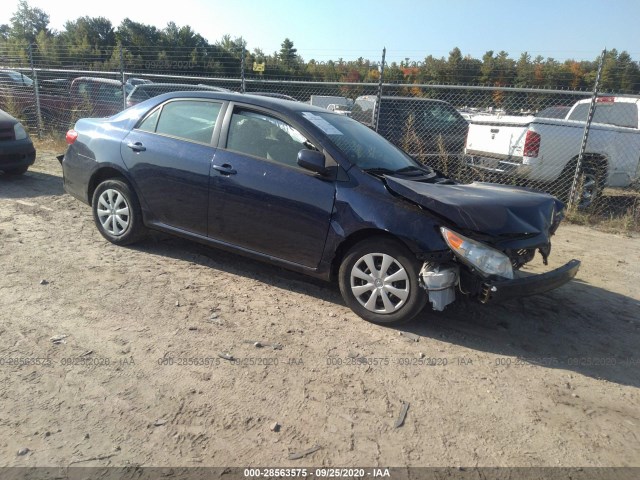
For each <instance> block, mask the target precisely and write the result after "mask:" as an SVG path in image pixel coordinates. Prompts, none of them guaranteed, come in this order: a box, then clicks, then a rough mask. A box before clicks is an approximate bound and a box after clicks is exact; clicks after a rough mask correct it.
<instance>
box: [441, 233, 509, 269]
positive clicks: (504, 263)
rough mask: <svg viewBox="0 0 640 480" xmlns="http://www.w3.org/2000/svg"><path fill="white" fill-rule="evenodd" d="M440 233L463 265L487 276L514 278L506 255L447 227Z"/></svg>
mask: <svg viewBox="0 0 640 480" xmlns="http://www.w3.org/2000/svg"><path fill="white" fill-rule="evenodd" d="M440 232H441V233H442V236H443V237H444V240H445V242H447V245H449V248H450V249H451V250H452V251H453V253H454V254H455V255H456V257H458V259H460V260H461V261H462V262H463V263H465V264H467V265H469V266H471V267H473V268H475V269H476V270H479V271H480V272H481V273H483V274H485V275H487V276H490V275H497V276H499V277H503V278H508V279H512V278H513V267H512V266H511V260H510V259H509V257H508V256H507V255H505V254H504V253H502V252H500V251H498V250H496V249H495V248H491V247H489V246H487V245H485V244H483V243H480V242H477V241H475V240H472V239H470V238H468V237H465V236H464V235H460V234H459V233H456V232H454V231H453V230H450V229H448V228H445V227H440Z"/></svg>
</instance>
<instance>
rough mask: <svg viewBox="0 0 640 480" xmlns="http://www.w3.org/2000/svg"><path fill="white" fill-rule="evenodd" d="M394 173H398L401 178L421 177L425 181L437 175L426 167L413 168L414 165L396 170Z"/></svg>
mask: <svg viewBox="0 0 640 480" xmlns="http://www.w3.org/2000/svg"><path fill="white" fill-rule="evenodd" d="M409 172H412V173H411V174H410V175H409ZM413 172H415V173H413ZM395 173H397V174H398V173H399V174H401V175H403V176H411V177H418V176H421V177H424V178H425V179H427V180H429V179H431V178H434V177H436V176H437V175H438V174H437V173H436V172H434V171H433V170H431V169H430V168H428V167H424V168H422V167H418V166H415V165H409V166H408V167H404V168H400V169H398V170H396V172H395Z"/></svg>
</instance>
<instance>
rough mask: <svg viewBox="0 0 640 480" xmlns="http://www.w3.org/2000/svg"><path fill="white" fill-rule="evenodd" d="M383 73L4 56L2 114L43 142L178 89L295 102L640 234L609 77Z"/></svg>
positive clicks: (621, 101) (636, 142) (126, 57)
mask: <svg viewBox="0 0 640 480" xmlns="http://www.w3.org/2000/svg"><path fill="white" fill-rule="evenodd" d="M52 59H54V60H52ZM603 59H604V55H603ZM383 65H386V64H385V62H384V57H383V59H382V61H381V62H378V63H375V62H368V63H367V64H366V65H364V67H363V68H365V69H368V71H369V72H370V74H369V75H368V79H369V80H371V81H367V82H362V81H319V80H308V79H301V76H296V72H295V70H294V69H287V66H286V65H269V64H264V63H263V64H260V63H256V62H254V63H252V64H250V62H248V60H247V55H245V54H244V52H240V54H239V55H237V56H233V55H230V54H220V53H218V54H215V53H211V52H198V51H197V50H187V49H185V50H183V51H181V50H180V49H176V51H171V52H169V54H167V52H165V51H162V52H159V51H158V50H157V49H153V48H147V49H145V48H138V49H136V50H132V49H127V48H120V47H113V48H112V49H111V50H110V51H104V52H93V53H91V54H84V53H82V54H80V53H77V52H73V51H71V50H70V49H65V48H60V49H59V51H55V52H44V51H42V49H37V48H34V47H29V48H27V49H25V50H24V51H20V52H18V54H16V53H15V52H14V53H11V52H8V51H7V52H3V51H0V93H1V96H0V109H3V110H5V111H7V112H9V113H11V114H12V115H14V116H16V117H17V118H20V119H21V120H22V121H23V122H24V123H25V125H26V126H27V127H28V128H29V130H30V131H31V132H32V133H34V134H39V135H42V134H46V133H48V132H51V133H54V134H59V133H63V132H65V131H66V130H67V129H68V128H70V127H71V126H73V124H74V123H75V121H76V120H77V119H79V118H82V117H90V116H94V117H95V116H109V115H112V114H114V113H117V112H119V111H121V110H123V109H124V108H126V107H128V106H131V105H134V104H136V103H139V102H140V101H143V100H145V99H147V98H150V97H153V96H155V95H159V94H161V93H165V92H168V91H172V90H190V89H193V90H207V89H214V90H221V89H226V90H230V91H234V92H244V93H251V94H261V95H269V96H275V97H281V98H288V99H292V100H296V101H300V102H307V103H310V104H312V105H316V106H319V107H321V108H326V109H329V110H332V111H334V112H336V113H338V114H342V115H348V116H350V117H352V118H354V119H355V120H358V121H360V122H362V123H364V124H365V125H367V126H369V127H371V128H373V129H375V130H377V131H378V133H380V134H381V135H383V136H384V137H385V138H387V139H388V140H389V141H391V142H392V143H394V144H395V145H397V146H398V147H400V148H401V149H403V150H404V151H406V152H407V153H408V154H409V155H411V156H412V157H414V158H415V159H417V160H418V161H420V162H422V163H424V164H426V165H428V166H430V167H432V168H433V169H435V170H437V171H439V172H441V173H442V174H443V175H445V176H448V177H450V178H452V179H454V180H456V181H459V182H462V183H469V182H473V181H483V182H495V183H500V184H507V185H516V186H521V187H529V188H535V189H540V190H543V191H546V192H549V193H551V194H553V195H555V196H557V197H558V198H560V199H561V200H563V201H564V202H565V203H567V204H569V205H570V208H571V210H572V213H573V215H574V216H575V218H578V219H582V220H585V221H600V220H602V219H605V220H607V221H614V222H617V223H618V224H619V225H620V226H621V227H624V229H637V228H638V226H639V225H640V188H639V178H638V177H639V174H640V167H639V160H640V129H639V128H638V127H639V114H638V108H639V105H640V98H639V97H638V96H633V95H629V94H625V95H619V94H616V93H615V92H607V93H606V94H602V93H600V94H598V87H599V80H600V75H598V76H597V77H596V78H594V82H593V88H592V89H590V90H579V89H573V90H568V89H549V88H515V87H505V86H496V85H491V86H486V85H482V86H478V85H445V84H427V83H424V84H423V83H416V81H415V80H414V81H413V83H408V82H407V83H405V82H397V83H389V82H386V81H385V80H386V77H385V72H384V68H382V66H383ZM308 68H309V66H307V70H308ZM307 76H308V75H307ZM340 78H342V79H343V80H344V75H342V76H341V77H340Z"/></svg>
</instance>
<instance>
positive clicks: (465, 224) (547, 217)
mask: <svg viewBox="0 0 640 480" xmlns="http://www.w3.org/2000/svg"><path fill="white" fill-rule="evenodd" d="M385 180H386V182H387V188H389V190H391V191H392V192H394V193H396V194H398V195H401V196H403V197H405V198H406V199H408V200H411V201H412V202H414V203H417V204H418V205H420V206H422V207H424V208H426V209H428V210H430V211H431V212H433V213H435V214H436V215H438V216H440V217H444V218H445V219H447V220H448V221H449V222H451V223H452V224H453V225H456V226H458V227H459V228H461V229H463V230H466V231H471V232H476V233H478V234H480V235H482V236H489V237H492V238H493V242H492V243H500V244H503V243H509V242H508V241H509V240H514V239H524V238H526V239H532V240H533V239H534V238H535V241H533V242H532V243H535V244H537V245H542V244H548V243H549V239H550V237H551V235H552V234H553V232H554V230H555V228H556V226H557V222H558V221H559V219H560V218H561V217H560V216H557V214H558V213H560V212H562V210H563V209H564V204H563V203H562V202H560V201H559V200H557V199H556V198H554V197H552V196H551V195H548V194H546V193H542V192H537V191H533V190H529V189H526V188H520V187H511V186H505V185H497V184H493V183H479V182H473V183H471V184H468V185H446V184H437V183H424V182H417V181H413V180H404V179H401V178H397V177H391V176H385ZM461 233H464V231H463V232H461Z"/></svg>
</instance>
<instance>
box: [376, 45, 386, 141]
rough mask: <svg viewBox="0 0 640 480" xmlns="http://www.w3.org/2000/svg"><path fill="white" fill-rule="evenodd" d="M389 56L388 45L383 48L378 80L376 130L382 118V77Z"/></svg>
mask: <svg viewBox="0 0 640 480" xmlns="http://www.w3.org/2000/svg"><path fill="white" fill-rule="evenodd" d="M386 56H387V47H384V48H383V49H382V63H381V64H380V81H379V82H378V97H377V99H376V107H375V109H374V110H373V111H374V115H375V118H374V125H375V127H376V132H377V131H378V121H379V120H380V99H381V98H382V81H383V80H382V79H383V77H384V59H385V57H386Z"/></svg>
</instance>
